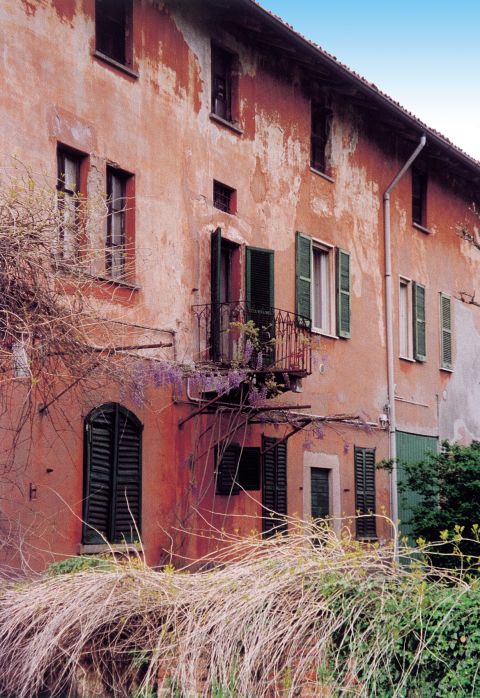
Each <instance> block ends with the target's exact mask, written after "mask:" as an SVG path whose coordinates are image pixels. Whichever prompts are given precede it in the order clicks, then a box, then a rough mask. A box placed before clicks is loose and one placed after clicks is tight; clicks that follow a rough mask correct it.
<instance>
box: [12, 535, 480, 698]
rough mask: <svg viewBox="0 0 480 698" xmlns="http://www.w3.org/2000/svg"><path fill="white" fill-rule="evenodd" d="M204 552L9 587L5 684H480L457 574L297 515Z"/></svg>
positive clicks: (343, 691)
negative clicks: (173, 562) (97, 679)
mask: <svg viewBox="0 0 480 698" xmlns="http://www.w3.org/2000/svg"><path fill="white" fill-rule="evenodd" d="M291 528H294V527H293V526H292V527H291ZM223 543H225V541H223ZM402 555H403V558H405V557H407V556H408V552H407V551H402ZM207 562H208V563H209V564H210V563H212V562H215V563H217V565H216V566H215V567H214V568H213V569H210V570H208V571H200V572H189V571H174V570H172V569H170V568H169V569H167V570H164V571H160V572H158V571H154V570H152V569H149V568H147V567H145V566H143V565H142V564H140V563H139V561H138V560H136V561H133V562H131V563H114V562H113V563H111V564H110V565H107V566H104V565H101V566H98V567H93V568H91V569H87V570H80V571H77V572H75V571H72V572H70V573H68V574H62V575H58V574H57V575H55V576H49V577H46V578H44V579H41V580H37V581H33V582H31V583H28V584H25V585H21V586H16V587H15V586H10V587H8V588H7V589H6V590H5V591H3V592H2V594H1V596H0V694H1V695H2V696H15V698H27V697H28V698H32V697H33V696H36V695H38V694H39V693H40V691H42V690H43V691H46V692H47V693H46V694H47V695H49V696H52V697H53V696H59V695H60V694H61V692H62V691H67V692H68V690H69V687H71V685H72V683H73V682H74V681H75V680H76V678H78V676H79V674H80V673H81V672H87V671H88V672H92V673H96V674H97V675H98V676H101V678H102V681H103V684H104V686H105V687H106V688H108V689H109V690H110V691H111V694H112V695H114V696H120V697H123V696H125V697H129V698H131V696H135V697H136V698H141V697H142V696H144V697H147V696H148V697H149V698H152V697H153V696H155V695H157V690H158V687H159V682H160V686H161V687H163V690H164V693H162V694H161V695H171V696H172V697H174V698H180V697H183V698H193V697H195V696H209V697H212V696H215V697H216V698H226V697H228V698H257V697H258V698H261V697H264V696H283V697H285V698H287V697H289V696H291V697H292V698H293V696H298V695H300V693H299V691H300V690H301V689H305V687H307V686H309V685H310V686H311V687H312V689H314V690H317V691H320V690H321V687H329V690H330V691H331V693H330V695H332V696H365V697H367V696H368V697H369V698H370V697H372V696H379V697H382V698H390V697H392V696H402V697H408V698H410V697H414V696H418V697H421V698H430V697H432V698H433V697H435V698H436V697H437V696H449V697H450V696H455V697H458V698H460V697H462V696H479V695H480V677H479V676H478V671H479V669H478V666H479V664H478V662H479V658H480V657H479V652H480V587H479V583H478V581H476V579H474V578H469V576H468V574H466V573H452V572H448V573H447V572H441V571H439V570H432V569H430V568H429V567H428V563H427V562H426V561H425V560H423V561H419V560H418V559H415V560H413V561H412V563H411V565H409V566H398V565H396V564H395V561H394V560H393V555H392V550H391V549H390V548H380V547H378V546H360V545H359V544H357V543H356V542H355V541H352V540H351V539H350V538H349V537H348V536H346V537H343V538H338V537H336V536H335V535H334V534H333V533H332V532H331V531H330V530H327V529H324V528H317V527H315V526H313V525H311V526H308V527H307V526H306V525H305V524H304V523H302V524H298V527H297V529H296V530H292V531H291V534H290V535H289V536H288V537H278V538H275V539H272V540H268V541H265V540H260V539H259V538H257V537H252V538H251V539H241V540H233V539H231V540H230V541H229V545H228V546H227V547H226V548H224V549H223V552H218V553H217V554H215V555H214V556H213V555H212V556H210V558H209V559H208V560H205V563H207ZM74 567H75V565H74ZM317 694H318V695H320V693H317Z"/></svg>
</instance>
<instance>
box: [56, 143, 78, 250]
mask: <svg viewBox="0 0 480 698" xmlns="http://www.w3.org/2000/svg"><path fill="white" fill-rule="evenodd" d="M82 160H83V156H81V155H79V154H78V153H74V152H73V151H70V150H67V149H64V148H62V147H59V148H58V149H57V201H58V209H59V211H60V212H61V225H60V228H59V231H58V245H57V255H58V257H59V258H60V259H62V260H64V261H73V260H74V259H75V258H76V256H77V254H78V246H79V242H80V240H79V211H78V206H79V202H80V200H79V193H80V166H81V162H82Z"/></svg>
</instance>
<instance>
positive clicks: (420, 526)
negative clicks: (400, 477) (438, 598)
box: [405, 441, 480, 568]
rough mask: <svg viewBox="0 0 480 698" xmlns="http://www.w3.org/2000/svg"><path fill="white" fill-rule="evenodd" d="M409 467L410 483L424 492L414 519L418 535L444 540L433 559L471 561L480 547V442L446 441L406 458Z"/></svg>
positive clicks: (454, 564)
mask: <svg viewBox="0 0 480 698" xmlns="http://www.w3.org/2000/svg"><path fill="white" fill-rule="evenodd" d="M405 471H406V474H407V478H406V486H407V487H408V488H410V489H412V490H415V491H416V492H418V493H419V494H420V495H421V501H420V502H419V503H418V504H417V505H416V506H415V507H414V508H413V516H412V519H411V525H412V530H413V534H414V536H415V537H416V538H420V539H422V540H423V541H427V542H433V541H441V542H442V544H441V545H439V546H437V547H436V549H435V551H432V553H431V554H430V558H431V560H432V562H433V563H434V564H436V565H438V566H440V567H449V568H452V567H465V566H468V565H469V564H470V562H471V559H474V558H475V556H478V555H479V553H480V545H479V524H480V442H478V441H474V442H472V444H471V445H470V446H461V445H460V444H455V443H449V442H448V441H444V442H443V444H442V450H441V452H440V453H438V454H430V455H429V456H428V457H427V458H426V459H425V460H424V461H423V462H421V463H417V464H405ZM475 563H476V565H477V566H478V560H475Z"/></svg>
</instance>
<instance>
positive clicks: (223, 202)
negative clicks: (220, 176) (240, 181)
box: [213, 180, 236, 213]
mask: <svg viewBox="0 0 480 698" xmlns="http://www.w3.org/2000/svg"><path fill="white" fill-rule="evenodd" d="M235 198H236V191H235V189H232V188H231V187H228V186H227V185H226V184H222V183H221V182H217V181H216V180H214V181H213V205H214V206H215V208H218V209H219V210H220V211H225V213H235V203H236V202H235Z"/></svg>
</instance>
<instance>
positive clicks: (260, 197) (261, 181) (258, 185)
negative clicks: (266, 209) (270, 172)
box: [250, 155, 268, 204]
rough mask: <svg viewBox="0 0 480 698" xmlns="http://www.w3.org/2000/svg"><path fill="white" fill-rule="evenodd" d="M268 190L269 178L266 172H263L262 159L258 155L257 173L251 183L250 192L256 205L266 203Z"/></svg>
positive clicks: (255, 172)
mask: <svg viewBox="0 0 480 698" xmlns="http://www.w3.org/2000/svg"><path fill="white" fill-rule="evenodd" d="M267 190H268V187H267V178H266V175H265V173H264V171H263V170H262V162H261V159H260V158H259V157H258V155H257V158H256V163H255V171H254V173H253V177H252V179H251V182H250V191H251V193H252V197H253V200H254V201H255V203H257V204H260V203H262V202H263V201H265V198H266V195H267Z"/></svg>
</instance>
